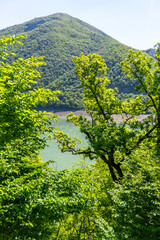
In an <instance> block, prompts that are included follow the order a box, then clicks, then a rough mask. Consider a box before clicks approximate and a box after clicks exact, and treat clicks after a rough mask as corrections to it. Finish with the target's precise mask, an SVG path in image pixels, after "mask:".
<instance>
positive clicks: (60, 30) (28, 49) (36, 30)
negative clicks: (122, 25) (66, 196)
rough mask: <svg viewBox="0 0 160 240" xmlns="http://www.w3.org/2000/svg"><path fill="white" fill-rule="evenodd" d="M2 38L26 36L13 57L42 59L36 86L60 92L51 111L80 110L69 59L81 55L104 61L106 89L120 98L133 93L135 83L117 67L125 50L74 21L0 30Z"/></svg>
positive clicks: (56, 18)
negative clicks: (116, 88)
mask: <svg viewBox="0 0 160 240" xmlns="http://www.w3.org/2000/svg"><path fill="white" fill-rule="evenodd" d="M3 35H5V36H8V35H16V36H17V35H27V36H28V38H27V39H23V44H24V45H23V46H17V47H15V52H16V53H17V57H24V58H27V57H30V56H45V59H44V61H45V62H46V63H47V65H46V66H43V67H41V69H40V72H41V75H42V77H41V78H40V79H39V80H38V86H39V87H47V88H51V89H53V90H55V89H59V90H61V92H62V93H61V95H60V101H59V102H58V103H56V106H55V103H54V107H58V108H71V109H79V108H82V101H81V99H82V89H81V86H80V81H79V80H78V79H77V78H76V77H75V76H74V67H75V66H74V64H73V62H72V57H73V56H79V55H80V53H81V52H83V53H84V54H88V53H93V52H95V53H97V54H100V55H101V56H102V57H103V58H104V59H105V62H106V64H107V67H108V71H107V73H108V78H109V79H110V80H111V85H110V87H113V88H114V87H118V89H119V93H120V94H121V96H124V95H125V94H130V93H132V92H133V90H134V86H135V84H136V83H135V82H134V81H130V80H129V79H127V78H126V77H125V76H124V74H123V73H122V70H121V67H120V62H121V61H122V60H123V59H124V58H125V57H126V56H127V54H128V49H129V47H128V46H126V45H124V44H121V43H120V42H118V41H116V40H115V39H113V38H112V37H110V36H108V35H107V34H105V33H104V32H102V31H100V30H98V29H97V28H95V27H93V26H91V25H89V24H87V23H85V22H83V21H81V20H79V19H77V18H74V17H71V16H69V15H67V14H63V13H57V14H53V15H50V16H47V17H40V18H36V19H33V20H31V21H28V22H25V23H23V24H20V25H15V26H12V27H8V28H6V29H3V30H0V37H1V36H3ZM12 60H13V59H12ZM50 107H53V106H52V103H50Z"/></svg>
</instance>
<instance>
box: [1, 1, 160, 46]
mask: <svg viewBox="0 0 160 240" xmlns="http://www.w3.org/2000/svg"><path fill="white" fill-rule="evenodd" d="M0 12H1V14H0V29H3V28H5V27H8V26H12V25H15V24H20V23H23V22H25V21H28V20H31V19H33V18H36V17H41V16H47V15H50V14H54V13H57V12H62V13H68V14H69V15H71V16H73V17H76V18H79V19H81V20H83V21H85V22H87V23H89V24H91V25H93V26H95V27H97V28H99V29H100V30H102V31H104V32H105V33H106V34H108V35H110V36H111V37H113V38H115V39H116V40H118V41H119V42H121V43H124V44H126V45H128V46H131V47H134V48H137V49H148V48H152V47H154V45H155V44H156V43H157V42H160V27H159V25H160V0H77V1H76V0H0Z"/></svg>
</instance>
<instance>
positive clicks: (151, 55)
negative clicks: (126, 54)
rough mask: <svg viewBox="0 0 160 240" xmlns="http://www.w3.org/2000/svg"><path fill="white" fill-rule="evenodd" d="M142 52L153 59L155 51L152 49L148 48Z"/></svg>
mask: <svg viewBox="0 0 160 240" xmlns="http://www.w3.org/2000/svg"><path fill="white" fill-rule="evenodd" d="M143 52H145V53H147V54H148V55H149V56H150V57H152V58H154V55H155V49H154V48H149V49H147V50H144V51H143Z"/></svg>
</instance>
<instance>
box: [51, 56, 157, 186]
mask: <svg viewBox="0 0 160 240" xmlns="http://www.w3.org/2000/svg"><path fill="white" fill-rule="evenodd" d="M135 54H136V53H135ZM141 54H142V53H141ZM142 55H143V54H142ZM144 56H145V55H144ZM156 56H157V58H158V56H159V55H158V52H157V55H156ZM133 59H134V55H133ZM149 59H150V58H149ZM145 60H147V61H148V58H147V57H146V56H145ZM151 60H152V59H150V60H149V61H150V62H151ZM126 61H127V60H126ZM140 61H141V59H139V58H138V60H137V62H140ZM152 61H153V60H152ZM73 62H74V63H75V64H76V69H75V72H76V75H77V76H78V77H79V79H80V80H81V85H82V87H83V94H84V98H83V102H84V107H85V110H86V112H87V113H88V114H89V117H90V119H87V118H84V117H82V116H79V117H78V116H75V115H73V113H70V114H69V115H67V121H70V122H73V123H74V124H75V125H76V126H78V127H79V128H80V131H81V132H82V133H83V134H84V135H85V137H86V139H87V140H88V146H84V147H83V148H79V147H78V146H77V145H76V144H77V139H76V138H74V139H71V138H70V137H69V136H68V135H67V134H65V133H63V132H62V131H55V133H54V136H55V138H56V139H57V142H58V143H59V147H60V149H61V151H62V152H65V151H70V152H72V153H73V154H83V156H85V157H89V158H90V159H91V160H92V159H101V160H103V161H104V162H105V163H106V164H107V165H108V167H109V171H110V174H111V177H112V179H113V181H115V182H119V181H121V179H122V178H123V175H124V173H123V162H124V160H125V158H126V157H127V156H129V155H130V154H131V153H132V152H133V151H134V150H135V149H137V148H138V147H139V146H140V145H141V143H142V142H143V141H146V139H148V138H155V139H157V136H158V132H157V134H155V130H156V129H157V117H155V116H154V113H155V111H153V113H152V114H151V116H148V117H146V118H145V120H144V121H143V122H141V121H138V120H137V118H136V116H137V115H140V114H144V113H146V107H147V109H148V107H150V106H151V105H150V102H151V99H154V105H155V104H156V108H158V105H157V103H158V99H159V80H158V74H159V72H158V69H157V70H156V78H155V79H157V80H156V82H155V81H153V83H152V82H149V83H146V84H148V85H147V89H150V88H151V90H150V91H151V92H153V89H154V88H155V87H157V89H158V90H157V92H156V96H155V97H150V95H149V98H150V101H149V100H147V103H146V101H143V98H141V97H140V96H138V97H136V98H135V99H133V100H130V101H125V102H121V101H120V100H119V99H118V98H117V96H116V94H117V89H115V90H114V89H110V88H106V87H107V85H108V84H109V83H110V81H109V80H108V78H107V77H106V76H105V74H106V68H107V67H106V64H105V63H104V60H103V59H102V58H101V56H99V55H96V54H89V55H88V56H84V55H83V54H81V55H80V57H74V58H73ZM146 64H148V62H147V63H146ZM157 65H158V62H157ZM123 66H124V68H125V64H124V65H123ZM143 70H145V67H144V69H143ZM137 74H139V73H137ZM142 74H143V71H142ZM144 74H145V72H144ZM151 76H152V74H150V77H151ZM138 86H139V89H140V90H142V91H143V88H142V87H141V85H140V83H139V82H138ZM138 86H137V88H138ZM152 88H153V89H152ZM147 93H148V91H147ZM155 101H156V102H155ZM152 105H153V104H152ZM158 111H159V110H158ZM114 114H120V115H121V116H122V117H123V120H122V122H121V123H117V122H116V121H115V120H114V117H113V116H114Z"/></svg>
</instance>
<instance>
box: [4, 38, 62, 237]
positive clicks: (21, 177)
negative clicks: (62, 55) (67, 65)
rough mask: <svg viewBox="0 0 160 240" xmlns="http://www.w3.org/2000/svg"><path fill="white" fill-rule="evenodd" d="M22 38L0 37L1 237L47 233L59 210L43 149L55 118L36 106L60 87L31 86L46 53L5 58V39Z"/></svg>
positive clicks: (12, 41)
mask: <svg viewBox="0 0 160 240" xmlns="http://www.w3.org/2000/svg"><path fill="white" fill-rule="evenodd" d="M19 38H20V37H17V38H15V37H13V38H8V37H4V38H2V39H1V40H0V58H1V62H0V84H1V85H0V113H1V114H0V176H1V177H0V239H49V236H50V234H51V232H52V231H51V229H52V227H51V225H52V224H51V223H53V221H54V219H56V218H57V217H58V216H59V215H60V213H59V211H58V209H59V207H58V205H57V204H56V203H55V204H53V203H54V202H55V199H54V198H53V196H52V194H51V192H52V191H53V188H52V187H51V182H52V181H53V179H54V177H55V176H54V174H53V172H51V170H50V169H49V168H48V167H47V164H46V163H45V164H44V163H43V162H42V161H41V159H40V150H41V149H43V148H44V147H45V146H46V144H47V139H48V138H50V137H49V133H50V132H51V131H53V120H54V118H49V117H48V116H47V113H46V112H41V111H36V110H34V108H35V107H37V106H38V105H39V104H45V103H46V102H47V101H48V99H52V100H54V101H55V100H57V97H56V94H57V93H58V92H53V91H51V90H49V89H33V90H31V85H32V84H33V83H36V81H35V80H34V79H35V78H36V77H39V76H40V74H39V72H38V71H37V70H36V68H37V67H38V66H40V65H42V64H44V63H43V62H41V61H40V60H41V59H42V58H34V57H31V58H29V59H22V58H21V59H20V58H19V59H18V60H16V61H15V62H13V63H12V65H10V64H8V63H7V56H8V55H10V54H12V53H10V52H9V51H8V50H7V45H15V44H19V43H20V42H19ZM55 178H56V177H55ZM51 203H52V204H53V206H51ZM54 208H55V209H54ZM53 209H54V210H53ZM52 210H53V211H52Z"/></svg>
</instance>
